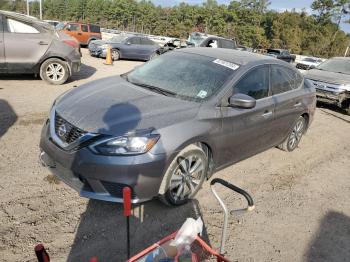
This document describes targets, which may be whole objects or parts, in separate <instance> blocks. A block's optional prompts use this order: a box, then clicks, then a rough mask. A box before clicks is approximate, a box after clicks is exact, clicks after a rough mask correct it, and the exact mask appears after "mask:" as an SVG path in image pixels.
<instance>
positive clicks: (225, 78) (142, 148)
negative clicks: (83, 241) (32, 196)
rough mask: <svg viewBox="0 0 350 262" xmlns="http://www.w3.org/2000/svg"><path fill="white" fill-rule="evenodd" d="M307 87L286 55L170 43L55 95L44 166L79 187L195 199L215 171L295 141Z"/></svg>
mask: <svg viewBox="0 0 350 262" xmlns="http://www.w3.org/2000/svg"><path fill="white" fill-rule="evenodd" d="M315 104H316V96H315V89H314V87H313V86H312V85H311V84H310V83H309V82H308V81H304V79H303V77H302V75H300V73H299V72H298V71H297V70H296V69H295V68H293V67H291V66H290V65H288V64H287V63H285V62H282V61H279V60H276V59H273V58H270V57H267V56H262V55H257V54H252V53H247V52H241V51H236V50H229V49H208V48H188V49H181V50H178V51H174V52H170V53H167V54H165V55H162V56H159V57H158V58H156V59H154V60H151V61H150V62H148V63H146V64H144V65H143V66H141V67H138V68H136V69H135V70H133V71H131V72H129V73H127V74H124V75H121V76H112V77H108V78H105V79H101V80H98V81H94V82H91V83H88V84H85V85H83V86H81V87H78V88H75V89H73V90H71V91H70V92H68V93H65V94H63V95H61V96H60V97H59V98H57V99H56V101H55V103H54V105H53V107H52V109H51V113H50V119H48V120H47V122H46V124H45V125H44V127H43V131H42V136H41V142H40V148H41V160H42V162H43V164H44V165H46V166H49V167H50V170H51V171H52V172H53V173H54V174H55V175H57V176H58V177H59V178H60V179H62V180H63V181H64V182H66V183H67V184H68V185H69V186H71V187H73V188H74V189H76V190H77V191H78V192H79V193H80V195H81V196H85V197H89V198H95V199H100V200H106V201H115V202H122V189H123V187H124V186H130V187H131V188H132V192H133V194H132V198H133V202H134V203H136V202H142V201H146V200H149V199H152V198H153V197H157V196H159V197H160V199H161V200H163V201H164V202H165V203H167V204H170V205H181V204H184V203H186V202H187V201H188V200H189V199H191V198H193V197H194V196H195V195H196V193H197V192H198V190H199V189H200V188H201V186H202V184H203V183H204V181H205V180H206V179H207V178H209V177H210V176H211V175H212V174H213V173H214V172H216V171H218V170H221V169H223V168H225V167H227V166H229V165H231V164H233V163H236V162H238V161H241V160H243V159H246V158H248V157H250V156H253V155H255V154H257V153H259V152H262V151H264V150H267V149H269V148H271V147H275V146H278V147H279V148H281V149H283V150H285V151H293V150H294V149H296V148H297V146H298V144H299V142H300V140H301V137H302V136H303V134H304V133H305V131H306V130H307V128H308V127H309V126H310V124H311V122H312V119H313V115H314V112H315Z"/></svg>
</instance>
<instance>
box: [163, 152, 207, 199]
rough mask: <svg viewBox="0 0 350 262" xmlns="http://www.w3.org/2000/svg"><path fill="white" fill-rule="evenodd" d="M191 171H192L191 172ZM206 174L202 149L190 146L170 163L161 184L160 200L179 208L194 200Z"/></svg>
mask: <svg viewBox="0 0 350 262" xmlns="http://www.w3.org/2000/svg"><path fill="white" fill-rule="evenodd" d="M191 170H192V171H191ZM207 172H208V158H207V155H206V154H205V152H204V151H203V149H202V148H200V147H199V146H197V145H190V146H188V147H186V148H185V149H183V150H182V151H181V152H180V153H179V154H178V155H177V156H176V157H175V158H174V160H173V161H172V162H171V164H170V165H169V167H168V170H167V171H166V173H165V175H164V178H163V180H164V181H163V183H165V193H164V194H162V195H160V200H161V201H162V202H163V203H165V204H166V205H168V206H179V205H183V204H185V203H187V202H188V201H189V200H190V199H192V198H194V196H195V195H196V194H197V192H198V191H199V190H200V188H201V187H202V185H203V182H204V181H205V179H206V177H207Z"/></svg>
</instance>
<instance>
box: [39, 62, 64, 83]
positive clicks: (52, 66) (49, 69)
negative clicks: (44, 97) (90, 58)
mask: <svg viewBox="0 0 350 262" xmlns="http://www.w3.org/2000/svg"><path fill="white" fill-rule="evenodd" d="M69 76H70V73H69V69H68V66H67V63H66V62H65V61H62V60H60V59H58V58H50V59H47V60H46V61H45V62H44V63H42V65H41V67H40V77H41V79H43V80H45V81H46V82H48V83H49V84H52V85H61V84H63V83H65V82H66V81H67V79H68V77H69Z"/></svg>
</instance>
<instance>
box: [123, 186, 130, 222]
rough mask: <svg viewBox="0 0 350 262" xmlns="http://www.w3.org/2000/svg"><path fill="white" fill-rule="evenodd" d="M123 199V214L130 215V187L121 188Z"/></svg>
mask: <svg viewBox="0 0 350 262" xmlns="http://www.w3.org/2000/svg"><path fill="white" fill-rule="evenodd" d="M123 200H124V216H126V217H129V216H131V189H130V187H124V188H123Z"/></svg>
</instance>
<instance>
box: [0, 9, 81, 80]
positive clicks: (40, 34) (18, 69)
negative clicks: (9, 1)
mask: <svg viewBox="0 0 350 262" xmlns="http://www.w3.org/2000/svg"><path fill="white" fill-rule="evenodd" d="M80 64H81V62H80V49H79V45H78V43H77V42H76V41H75V40H74V39H73V38H71V37H69V36H67V35H65V34H62V33H59V32H56V31H55V30H54V29H53V27H52V26H50V25H49V24H47V23H45V22H43V21H41V20H38V19H33V18H30V17H27V16H25V15H22V14H17V13H13V12H7V11H0V74H40V77H41V79H43V80H45V81H47V82H48V83H50V84H57V85H58V84H63V83H64V82H66V81H67V79H68V78H69V77H70V76H71V75H72V74H73V73H76V72H78V71H79V70H80Z"/></svg>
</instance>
